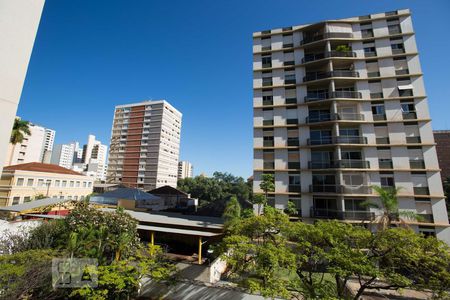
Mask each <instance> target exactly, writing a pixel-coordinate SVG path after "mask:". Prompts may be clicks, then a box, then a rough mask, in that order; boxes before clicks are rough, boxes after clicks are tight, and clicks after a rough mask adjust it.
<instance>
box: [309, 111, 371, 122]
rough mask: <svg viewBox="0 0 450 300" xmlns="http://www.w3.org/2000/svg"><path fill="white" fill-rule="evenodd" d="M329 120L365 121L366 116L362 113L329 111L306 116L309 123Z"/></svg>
mask: <svg viewBox="0 0 450 300" xmlns="http://www.w3.org/2000/svg"><path fill="white" fill-rule="evenodd" d="M329 121H364V116H363V115H362V114H353V113H339V114H337V113H329V114H321V115H317V116H308V117H306V123H307V124H314V123H320V122H329Z"/></svg>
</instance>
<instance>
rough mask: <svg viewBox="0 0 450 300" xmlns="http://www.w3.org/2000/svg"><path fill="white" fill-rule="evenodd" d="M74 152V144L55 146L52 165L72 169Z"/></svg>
mask: <svg viewBox="0 0 450 300" xmlns="http://www.w3.org/2000/svg"><path fill="white" fill-rule="evenodd" d="M74 152H75V150H74V145H73V144H59V145H55V147H54V148H53V151H52V158H51V161H50V163H51V164H53V165H58V166H60V167H63V168H66V169H72V165H73V156H74Z"/></svg>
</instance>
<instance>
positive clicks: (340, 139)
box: [307, 136, 367, 146]
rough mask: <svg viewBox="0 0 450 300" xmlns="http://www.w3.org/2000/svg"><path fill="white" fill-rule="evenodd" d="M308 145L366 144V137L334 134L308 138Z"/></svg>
mask: <svg viewBox="0 0 450 300" xmlns="http://www.w3.org/2000/svg"><path fill="white" fill-rule="evenodd" d="M307 144H308V145H311V146H312V145H327V144H367V138H366V137H364V136H335V137H323V138H321V139H308V140H307Z"/></svg>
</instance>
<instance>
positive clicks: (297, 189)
mask: <svg viewBox="0 0 450 300" xmlns="http://www.w3.org/2000/svg"><path fill="white" fill-rule="evenodd" d="M288 191H289V193H301V192H302V187H301V186H300V185H299V184H290V185H289V186H288Z"/></svg>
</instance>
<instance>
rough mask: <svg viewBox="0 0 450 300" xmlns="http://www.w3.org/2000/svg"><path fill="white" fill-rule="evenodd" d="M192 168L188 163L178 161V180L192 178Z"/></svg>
mask: <svg viewBox="0 0 450 300" xmlns="http://www.w3.org/2000/svg"><path fill="white" fill-rule="evenodd" d="M193 173H194V167H193V166H192V164H191V163H190V162H188V161H185V160H183V161H180V162H179V163H178V179H184V178H192V176H193Z"/></svg>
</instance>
